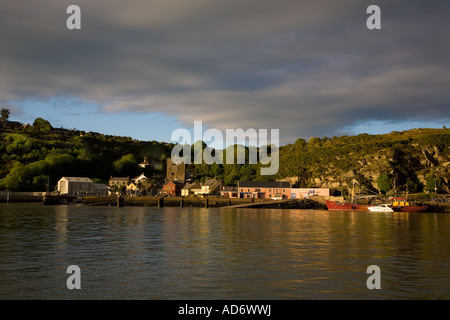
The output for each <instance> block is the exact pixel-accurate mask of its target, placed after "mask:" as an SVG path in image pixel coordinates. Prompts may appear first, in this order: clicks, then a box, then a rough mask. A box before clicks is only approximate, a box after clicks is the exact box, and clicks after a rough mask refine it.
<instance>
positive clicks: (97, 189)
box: [92, 183, 110, 196]
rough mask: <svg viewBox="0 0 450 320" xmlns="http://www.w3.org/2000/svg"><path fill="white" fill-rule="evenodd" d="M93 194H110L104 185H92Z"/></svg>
mask: <svg viewBox="0 0 450 320" xmlns="http://www.w3.org/2000/svg"><path fill="white" fill-rule="evenodd" d="M92 193H93V194H95V195H102V196H107V195H109V194H110V191H109V188H108V186H107V185H106V184H103V183H94V187H93V191H92Z"/></svg>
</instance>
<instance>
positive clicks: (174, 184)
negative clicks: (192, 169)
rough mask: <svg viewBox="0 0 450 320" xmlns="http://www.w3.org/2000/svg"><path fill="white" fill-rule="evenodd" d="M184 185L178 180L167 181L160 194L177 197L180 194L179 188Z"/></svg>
mask: <svg viewBox="0 0 450 320" xmlns="http://www.w3.org/2000/svg"><path fill="white" fill-rule="evenodd" d="M183 187H184V183H182V182H179V181H169V182H167V183H166V184H165V185H164V186H163V189H162V192H161V193H162V194H163V195H167V196H170V197H179V196H181V190H182V189H183Z"/></svg>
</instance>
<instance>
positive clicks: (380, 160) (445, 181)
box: [278, 128, 450, 192]
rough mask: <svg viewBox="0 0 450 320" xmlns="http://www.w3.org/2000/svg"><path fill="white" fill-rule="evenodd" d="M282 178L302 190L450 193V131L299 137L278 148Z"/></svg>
mask: <svg viewBox="0 0 450 320" xmlns="http://www.w3.org/2000/svg"><path fill="white" fill-rule="evenodd" d="M278 175H279V177H278V178H288V177H290V180H291V181H292V182H294V181H299V184H300V185H302V186H316V187H319V186H320V187H330V188H335V189H338V190H340V189H341V187H342V186H343V187H344V188H343V189H344V190H345V189H347V190H348V187H350V186H351V185H352V181H353V180H356V181H358V183H359V185H357V187H359V188H361V187H363V188H365V189H366V190H367V189H372V190H374V191H378V189H380V190H381V191H384V192H386V191H389V190H393V189H396V190H397V191H399V192H404V191H408V192H420V191H423V190H424V189H425V190H426V191H431V190H433V191H434V187H435V183H434V179H435V178H434V177H435V176H436V187H437V188H438V191H445V192H449V179H450V130H449V129H445V128H444V129H413V130H408V131H403V132H397V131H395V132H391V133H389V134H383V135H369V134H360V135H356V136H342V137H333V138H331V139H329V138H322V139H320V138H311V139H310V140H309V141H308V142H306V141H305V140H303V139H298V140H297V141H296V143H295V144H293V145H288V146H285V147H282V148H281V150H280V171H279V174H278Z"/></svg>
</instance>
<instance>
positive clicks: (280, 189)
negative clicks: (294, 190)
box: [238, 181, 291, 199]
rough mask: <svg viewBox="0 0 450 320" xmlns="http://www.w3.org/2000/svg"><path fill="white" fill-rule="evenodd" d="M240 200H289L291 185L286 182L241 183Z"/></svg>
mask: <svg viewBox="0 0 450 320" xmlns="http://www.w3.org/2000/svg"><path fill="white" fill-rule="evenodd" d="M238 197H239V198H261V199H289V198H291V185H290V183H289V182H286V181H281V182H278V181H239V182H238Z"/></svg>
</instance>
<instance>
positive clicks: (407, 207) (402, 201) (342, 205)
mask: <svg viewBox="0 0 450 320" xmlns="http://www.w3.org/2000/svg"><path fill="white" fill-rule="evenodd" d="M355 183H357V182H355V181H354V182H353V187H352V195H351V200H350V203H346V202H339V201H326V206H327V208H328V210H345V211H370V210H369V207H373V205H368V204H357V203H354V199H355V196H354V185H355ZM364 197H373V196H364ZM390 200H391V201H392V204H390V205H389V207H390V208H391V209H392V210H393V211H395V212H421V211H425V210H426V209H427V208H428V207H427V206H415V205H411V204H410V203H409V202H408V201H407V196H406V197H405V198H402V197H394V198H390Z"/></svg>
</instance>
